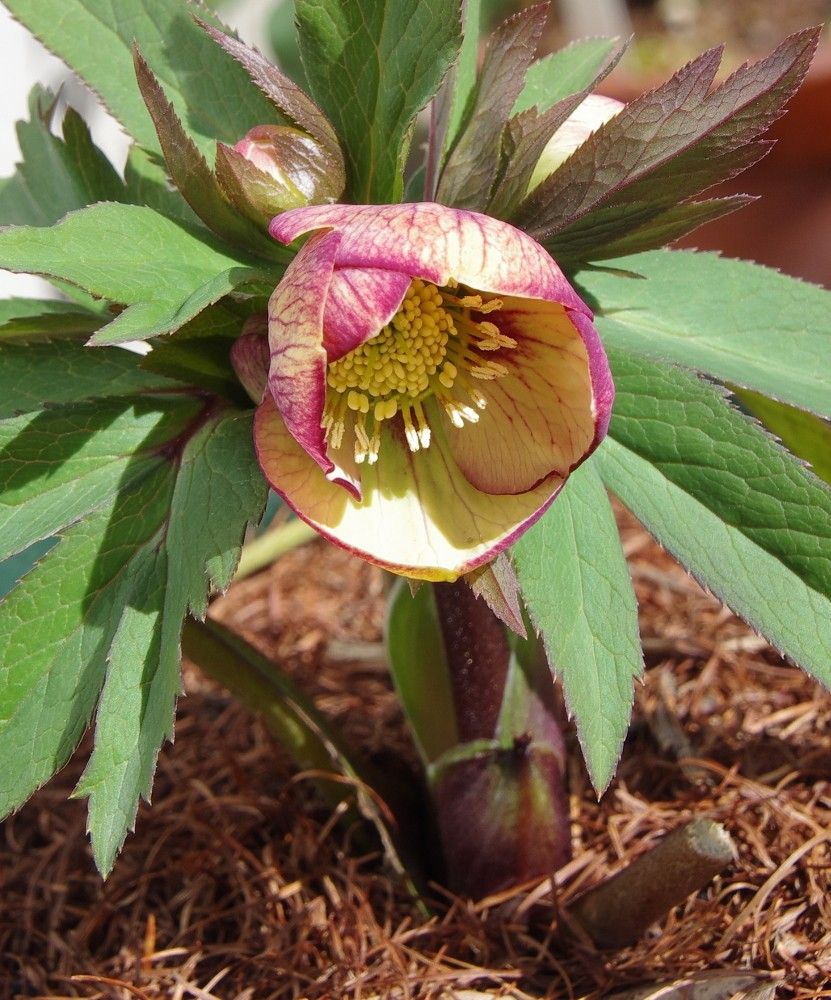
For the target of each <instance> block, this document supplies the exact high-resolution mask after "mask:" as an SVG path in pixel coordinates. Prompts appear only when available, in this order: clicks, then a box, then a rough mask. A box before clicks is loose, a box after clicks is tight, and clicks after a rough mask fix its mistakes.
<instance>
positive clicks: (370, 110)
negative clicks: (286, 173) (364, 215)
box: [295, 0, 461, 204]
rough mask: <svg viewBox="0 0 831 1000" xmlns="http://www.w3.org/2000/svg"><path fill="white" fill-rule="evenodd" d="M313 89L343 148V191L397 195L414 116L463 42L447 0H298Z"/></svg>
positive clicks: (367, 196)
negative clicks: (344, 0)
mask: <svg viewBox="0 0 831 1000" xmlns="http://www.w3.org/2000/svg"><path fill="white" fill-rule="evenodd" d="M295 13H296V18H297V23H298V26H299V29H300V36H299V37H300V50H301V55H302V57H303V64H304V66H305V69H306V75H307V77H308V80H309V87H310V89H311V92H312V96H313V97H314V98H315V100H316V101H317V103H318V104H319V105H320V107H321V108H322V109H323V110H324V112H326V114H327V115H328V117H329V119H330V121H331V122H332V124H333V125H334V126H335V130H336V132H337V134H338V137H339V139H340V142H341V146H342V148H343V152H344V156H345V158H346V168H347V185H348V187H347V194H348V196H349V200H352V201H356V202H376V203H382V204H383V203H385V202H395V201H399V200H400V199H401V194H402V192H403V179H402V172H403V166H404V161H405V158H406V154H407V147H408V143H409V137H410V132H411V126H412V123H413V120H414V118H415V116H416V114H418V112H419V111H420V110H421V109H422V108H423V107H424V106H425V105H426V104H427V102H428V101H429V100H430V98H431V97H432V96H433V95H434V94H435V93H436V90H437V89H438V87H439V85H440V84H441V81H442V78H443V77H444V74H445V73H446V72H447V70H448V68H449V66H450V64H451V63H452V61H453V58H454V57H455V55H456V53H457V51H458V49H459V45H460V43H461V32H460V23H459V11H458V5H457V4H456V3H451V2H448V0H351V2H350V3H348V4H345V3H343V2H342V0H295Z"/></svg>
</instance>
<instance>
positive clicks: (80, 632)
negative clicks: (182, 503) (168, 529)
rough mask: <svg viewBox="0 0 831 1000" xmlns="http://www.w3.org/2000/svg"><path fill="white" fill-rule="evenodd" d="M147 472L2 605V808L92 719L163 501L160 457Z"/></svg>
mask: <svg viewBox="0 0 831 1000" xmlns="http://www.w3.org/2000/svg"><path fill="white" fill-rule="evenodd" d="M147 473H148V474H147V477H146V479H145V480H144V482H142V483H139V484H137V486H136V488H135V489H133V490H131V491H130V492H129V494H128V496H127V497H126V498H125V497H119V496H111V497H110V498H109V499H108V500H107V501H106V503H104V504H103V505H101V506H100V507H99V509H98V510H96V511H95V512H94V513H92V514H91V515H90V516H89V517H88V518H86V519H85V520H84V521H82V522H80V523H79V524H78V525H76V526H75V527H73V528H71V529H69V530H68V531H67V532H66V533H65V534H64V537H63V538H62V540H61V541H60V542H59V544H58V545H57V546H56V547H55V548H54V549H53V550H52V551H51V552H49V554H48V555H47V556H46V558H45V559H44V560H43V561H42V562H41V563H40V565H39V566H37V567H36V568H35V569H34V570H33V571H32V572H31V573H30V574H29V575H28V576H27V577H26V578H25V579H24V581H23V583H21V584H20V585H19V586H18V587H17V589H16V590H13V591H12V593H11V594H10V595H9V596H8V597H7V598H6V599H5V600H4V601H3V602H2V604H0V678H2V683H0V756H2V759H3V760H4V762H5V765H4V767H3V768H2V769H0V815H3V816H4V815H6V814H7V813H8V812H9V811H10V810H12V809H15V808H17V807H18V806H19V805H20V804H21V803H22V802H24V801H25V800H26V798H27V797H28V796H29V795H31V793H32V792H33V791H34V790H35V789H36V788H38V787H39V786H40V785H42V784H43V783H44V782H45V781H47V780H48V779H49V778H50V777H51V776H52V774H54V772H55V771H56V770H57V769H58V768H60V767H61V766H62V765H63V764H64V763H65V762H66V760H67V758H68V757H69V755H70V753H72V751H73V749H74V748H75V746H76V744H77V743H78V740H79V739H80V738H81V735H82V733H83V731H84V729H85V728H86V726H87V724H88V722H89V719H90V716H91V714H92V711H93V708H94V707H95V703H96V701H97V699H98V694H99V691H100V689H101V685H102V683H103V681H104V675H105V671H106V666H107V657H108V653H109V650H110V646H111V644H112V641H113V638H114V636H115V634H116V631H117V629H118V626H119V622H120V620H121V616H122V613H123V611H124V608H125V605H126V604H127V603H128V602H129V601H130V599H131V595H132V591H133V586H134V578H133V571H134V570H135V568H136V567H135V564H134V561H133V560H134V558H135V553H141V552H144V551H145V550H144V546H145V545H146V544H147V543H148V542H152V540H153V539H155V538H156V535H157V533H158V531H159V529H160V526H161V525H162V523H163V520H164V515H165V512H166V509H167V505H168V502H169V493H170V487H171V484H172V475H171V472H170V470H169V468H168V467H167V464H166V463H164V462H162V461H161V460H157V461H156V462H155V463H154V464H152V465H149V466H148V468H147Z"/></svg>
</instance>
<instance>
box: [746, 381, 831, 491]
mask: <svg viewBox="0 0 831 1000" xmlns="http://www.w3.org/2000/svg"><path fill="white" fill-rule="evenodd" d="M731 388H732V386H731ZM733 391H734V393H735V395H736V397H737V398H738V400H739V402H740V403H741V404H742V406H744V407H745V408H746V409H748V410H749V411H750V412H751V413H752V414H753V416H754V417H756V418H757V419H758V420H760V421H761V422H762V423H763V424H764V426H765V427H766V428H767V429H768V430H769V431H772V432H773V433H774V434H775V435H776V436H777V437H778V438H779V440H780V441H781V442H782V444H784V445H785V447H786V448H787V449H788V450H789V451H792V452H793V453H794V455H797V456H798V457H799V458H802V459H804V460H805V461H806V462H808V463H809V464H810V466H811V468H812V469H813V471H814V474H815V475H817V476H819V478H820V479H823V480H825V482H826V483H829V484H831V421H828V420H823V418H822V417H815V416H814V414H813V413H806V412H805V411H804V410H798V409H797V408H796V407H795V406H788V405H787V404H786V403H780V402H779V401H778V400H776V399H769V398H768V397H767V396H762V395H760V394H759V393H758V392H751V391H749V390H748V389H734V390H733Z"/></svg>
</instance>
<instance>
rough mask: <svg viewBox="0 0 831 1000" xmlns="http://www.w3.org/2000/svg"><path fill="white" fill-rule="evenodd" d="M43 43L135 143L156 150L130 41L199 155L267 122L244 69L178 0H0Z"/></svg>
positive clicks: (265, 106) (266, 108)
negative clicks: (56, 0)
mask: <svg viewBox="0 0 831 1000" xmlns="http://www.w3.org/2000/svg"><path fill="white" fill-rule="evenodd" d="M4 2H5V5H6V6H7V7H8V8H9V10H10V11H11V12H12V14H13V15H14V16H15V17H16V18H17V20H19V21H20V22H21V23H23V24H24V25H26V27H27V28H28V29H29V30H30V31H31V32H32V34H33V35H35V36H36V37H37V38H38V39H40V41H42V42H43V44H44V45H45V46H46V47H47V48H48V49H50V50H51V51H52V52H54V53H55V54H56V55H58V56H60V57H61V59H63V60H64V61H65V62H66V63H67V65H68V66H69V67H70V68H71V69H73V70H75V72H76V73H77V74H78V75H79V76H80V77H81V79H82V80H84V81H85V82H86V83H87V84H89V86H90V87H91V88H92V90H94V91H95V93H96V94H98V96H99V97H100V98H101V99H102V101H103V102H104V104H105V105H106V107H107V108H109V110H110V111H111V112H112V113H113V115H114V116H115V117H116V118H117V119H118V121H120V122H121V124H122V125H123V126H124V127H125V128H126V130H127V131H128V132H129V133H130V135H132V136H133V138H135V139H136V140H137V141H138V142H139V143H140V144H141V145H142V146H145V147H146V148H147V149H151V150H158V148H159V147H158V143H157V141H156V133H155V131H154V129H153V124H152V122H151V120H150V116H149V115H148V114H147V110H146V108H145V107H144V103H143V102H142V100H141V95H140V94H139V92H138V90H137V89H136V82H135V76H134V75H133V56H132V46H133V43H134V42H135V43H136V44H137V45H138V47H139V48H140V49H141V51H142V52H143V53H144V57H145V58H146V59H147V61H148V63H149V64H150V67H151V69H152V70H153V72H154V73H155V74H156V75H157V76H158V77H159V79H160V80H161V81H162V83H163V84H164V87H165V90H166V91H167V92H168V94H170V96H171V98H172V100H173V104H174V107H175V108H176V111H177V113H178V114H179V115H180V116H183V117H185V118H186V120H187V124H188V127H189V129H190V130H191V133H192V134H193V136H194V137H195V139H196V142H197V145H198V146H199V148H200V149H201V151H202V153H203V154H204V155H206V156H208V158H209V159H211V158H212V156H213V149H214V143H215V142H216V140H217V139H219V140H222V141H223V142H230V143H232V144H233V143H234V142H236V141H237V140H238V139H240V138H241V137H242V136H243V135H245V133H246V132H247V131H248V130H249V129H250V128H253V127H254V126H255V125H262V124H266V123H268V122H273V121H274V120H275V116H276V113H275V111H274V108H273V107H272V105H271V104H270V103H269V102H268V101H267V100H266V99H265V97H263V95H262V94H261V93H260V92H259V91H258V90H257V88H256V87H254V85H253V84H252V83H251V81H250V80H249V79H248V77H247V75H246V73H245V70H243V69H242V67H241V66H239V65H238V64H237V63H236V62H234V60H233V59H232V58H231V57H230V56H228V55H227V54H226V53H224V52H223V51H222V50H221V49H220V48H219V46H217V45H216V44H215V43H214V42H213V41H212V40H211V39H210V38H208V36H207V35H206V34H205V33H204V32H203V31H202V30H201V29H200V28H199V27H198V25H197V24H196V23H195V21H194V20H193V18H192V17H191V11H192V10H193V11H196V10H198V12H199V14H200V15H202V16H203V17H210V18H211V19H214V18H213V15H210V14H209V13H208V12H207V11H206V10H205V8H204V7H201V6H200V7H198V8H196V7H190V6H189V5H188V4H186V3H183V2H182V0H132V2H131V3H130V4H129V5H126V4H123V3H113V2H112V0H61V3H60V5H59V6H58V7H56V5H55V3H54V0H4Z"/></svg>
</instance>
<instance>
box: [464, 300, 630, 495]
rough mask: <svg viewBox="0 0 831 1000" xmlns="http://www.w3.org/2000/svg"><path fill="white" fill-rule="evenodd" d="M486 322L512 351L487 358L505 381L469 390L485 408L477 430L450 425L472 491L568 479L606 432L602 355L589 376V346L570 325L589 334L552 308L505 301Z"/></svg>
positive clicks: (507, 490)
mask: <svg viewBox="0 0 831 1000" xmlns="http://www.w3.org/2000/svg"><path fill="white" fill-rule="evenodd" d="M487 319H488V320H489V321H490V322H494V323H496V324H497V325H498V326H499V328H500V330H501V331H502V332H503V333H505V334H507V335H508V336H510V337H512V338H513V339H514V340H515V341H516V344H517V346H516V347H515V348H510V349H507V350H502V351H500V352H499V355H498V357H497V356H495V355H491V356H492V357H495V358H496V360H497V361H498V362H499V363H500V364H502V365H504V366H505V368H507V370H508V374H507V375H505V376H504V377H502V378H497V379H493V380H492V381H486V382H475V383H474V384H475V386H476V388H477V389H479V390H480V391H481V393H482V395H483V396H484V397H485V399H486V401H487V405H486V407H485V409H484V410H483V411H481V412H480V414H479V421H478V423H475V424H465V425H464V427H462V428H456V427H452V426H449V425H448V430H447V434H448V441H449V445H450V449H451V453H452V455H453V458H454V459H455V461H456V463H457V464H458V466H459V468H460V469H461V471H462V472H463V473H464V475H465V476H466V478H467V479H468V481H469V482H470V483H472V484H473V485H474V486H475V487H477V488H478V489H480V490H484V491H486V492H488V493H494V494H514V493H523V492H525V491H526V490H529V489H531V488H532V487H534V486H535V485H536V484H537V483H540V482H541V481H543V480H544V479H546V478H547V477H548V476H550V475H551V474H552V473H555V474H556V475H557V476H558V477H565V476H567V475H568V473H569V471H570V470H571V469H573V468H574V467H575V466H576V465H577V464H579V463H580V462H581V461H582V460H583V459H584V458H586V457H587V456H588V455H589V454H590V453H591V451H593V450H594V448H595V447H596V445H597V443H598V441H599V440H600V438H599V436H598V425H599V424H600V423H603V424H604V429H605V425H606V424H608V419H609V410H610V409H611V401H612V397H611V396H609V395H608V394H607V393H605V388H606V381H605V380H608V383H609V385H611V379H610V378H609V374H608V366H606V363H605V362H606V359H605V356H604V355H602V354H601V356H600V358H599V359H597V367H596V369H595V370H592V368H591V366H590V364H589V356H590V350H592V349H593V348H594V346H595V345H594V342H593V341H591V340H589V343H587V341H586V339H585V338H586V337H588V333H587V332H585V331H584V330H583V329H580V328H578V326H577V325H576V319H579V320H581V321H582V323H584V324H585V326H586V327H587V328H588V330H589V331H591V333H592V334H594V328H593V327H592V325H591V323H590V322H589V321H588V320H587V319H585V318H584V317H582V316H579V314H575V313H573V312H571V311H570V310H565V309H563V308H562V307H561V306H558V305H556V304H555V303H551V302H542V301H539V300H535V299H514V298H507V297H506V298H505V299H504V307H503V308H502V309H501V310H499V311H498V312H495V313H490V314H488V316H487ZM594 336H595V337H596V334H594ZM487 356H488V355H485V357H487ZM601 359H602V363H601ZM604 378H605V380H604ZM448 423H449V422H448Z"/></svg>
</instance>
